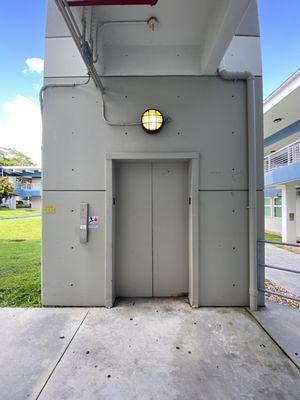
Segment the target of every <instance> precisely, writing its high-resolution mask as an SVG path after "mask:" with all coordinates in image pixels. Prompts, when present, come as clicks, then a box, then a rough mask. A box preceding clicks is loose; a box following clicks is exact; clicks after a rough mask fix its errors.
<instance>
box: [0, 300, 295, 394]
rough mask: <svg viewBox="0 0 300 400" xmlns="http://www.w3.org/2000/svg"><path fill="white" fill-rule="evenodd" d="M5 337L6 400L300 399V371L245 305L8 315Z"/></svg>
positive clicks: (143, 305) (2, 388)
mask: <svg viewBox="0 0 300 400" xmlns="http://www.w3.org/2000/svg"><path fill="white" fill-rule="evenodd" d="M87 313H88V314H87ZM0 333H1V341H0V354H1V361H0V367H1V368H0V393H1V399H2V398H3V399H5V400H24V399H37V398H38V399H43V400H50V399H51V400H54V399H55V400H60V399H64V400H68V399H70V400H79V399H80V400H96V399H97V400H102V399H105V400H133V399H135V400H143V399H145V400H150V399H155V400H160V399H161V400H169V399H176V400H177V399H180V400H184V399H186V400H192V399H197V400H199V399H203V400H208V399H209V400H214V399H216V400H223V399H224V400H228V399H230V400H233V399H237V400H240V399H255V400H258V399H266V398H269V399H287V400H291V399H299V393H300V372H299V370H298V369H297V368H296V367H295V365H294V364H293V363H292V362H291V361H290V360H289V359H288V358H287V357H286V356H285V354H284V353H283V352H282V351H281V350H280V349H279V348H278V347H277V345H276V344H275V343H274V342H273V340H271V338H270V337H269V336H268V335H267V334H266V333H265V332H264V330H263V329H262V328H261V327H260V326H259V325H258V324H257V322H256V321H255V320H254V318H253V317H252V316H251V315H250V314H249V313H248V311H246V310H245V309H242V308H241V309H237V308H235V309H232V308H219V309H218V308H217V309H216V308H200V309H192V308H191V307H190V306H189V305H188V304H187V303H186V302H185V301H183V300H182V299H180V300H179V299H176V300H175V299H174V300H170V299H162V300H161V299H148V300H142V299H141V300H136V301H130V300H127V301H126V300H124V301H121V302H120V303H118V304H117V306H116V307H115V308H113V309H110V310H108V309H104V308H94V309H90V310H87V309H78V308H77V309H76V308H74V309H60V308H55V309H53V308H52V309H15V310H14V309H1V310H0Z"/></svg>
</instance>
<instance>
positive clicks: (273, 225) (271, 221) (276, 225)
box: [265, 196, 300, 239]
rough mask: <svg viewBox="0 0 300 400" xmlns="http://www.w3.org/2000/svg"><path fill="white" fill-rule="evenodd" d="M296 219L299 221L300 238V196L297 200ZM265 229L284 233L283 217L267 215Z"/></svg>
mask: <svg viewBox="0 0 300 400" xmlns="http://www.w3.org/2000/svg"><path fill="white" fill-rule="evenodd" d="M296 221H297V237H298V238H299V239H300V196H297V200H296ZM265 229H266V231H267V232H271V233H276V234H278V235H281V233H282V219H281V218H277V217H274V216H271V217H265Z"/></svg>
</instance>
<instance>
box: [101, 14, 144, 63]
mask: <svg viewBox="0 0 300 400" xmlns="http://www.w3.org/2000/svg"><path fill="white" fill-rule="evenodd" d="M148 22H149V20H148V19H145V20H144V19H141V20H139V19H137V20H131V21H130V20H128V21H127V20H123V21H104V22H102V23H100V24H98V25H97V28H96V33H95V49H96V57H94V59H93V63H96V62H97V61H98V59H99V55H98V35H99V31H100V30H101V29H102V28H104V27H105V26H108V25H117V24H121V25H122V24H148Z"/></svg>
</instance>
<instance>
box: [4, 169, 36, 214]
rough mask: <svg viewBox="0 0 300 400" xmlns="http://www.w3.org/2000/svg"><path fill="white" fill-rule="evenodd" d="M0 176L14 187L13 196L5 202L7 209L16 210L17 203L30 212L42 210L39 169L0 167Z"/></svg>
mask: <svg viewBox="0 0 300 400" xmlns="http://www.w3.org/2000/svg"><path fill="white" fill-rule="evenodd" d="M0 176H8V177H9V181H10V182H11V183H12V184H13V186H14V194H13V196H12V197H11V198H10V199H6V200H5V205H6V206H7V207H9V208H12V209H14V208H16V207H17V204H18V202H21V203H24V204H26V205H28V206H30V208H31V209H32V210H41V208H42V170H41V168H40V167H28V166H24V167H23V166H9V167H6V166H0Z"/></svg>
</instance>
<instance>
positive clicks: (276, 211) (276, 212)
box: [274, 197, 282, 218]
mask: <svg viewBox="0 0 300 400" xmlns="http://www.w3.org/2000/svg"><path fill="white" fill-rule="evenodd" d="M281 205H282V198H281V197H275V199H274V217H277V218H281V216H282V210H281Z"/></svg>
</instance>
